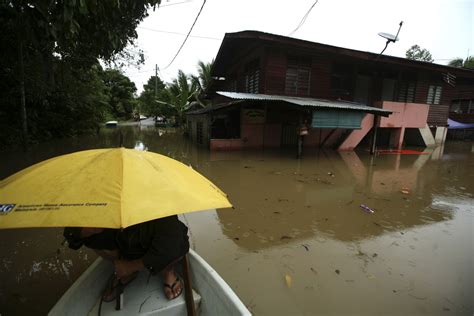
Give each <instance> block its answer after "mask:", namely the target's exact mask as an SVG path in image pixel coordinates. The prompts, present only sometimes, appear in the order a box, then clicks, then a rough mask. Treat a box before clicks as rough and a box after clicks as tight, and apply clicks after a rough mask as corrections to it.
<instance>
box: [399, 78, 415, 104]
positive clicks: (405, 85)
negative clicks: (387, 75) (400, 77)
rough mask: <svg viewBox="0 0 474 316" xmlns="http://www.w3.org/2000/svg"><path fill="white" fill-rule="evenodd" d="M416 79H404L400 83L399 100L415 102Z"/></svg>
mask: <svg viewBox="0 0 474 316" xmlns="http://www.w3.org/2000/svg"><path fill="white" fill-rule="evenodd" d="M415 87H416V83H415V81H402V82H400V84H399V85H398V99H397V101H398V102H404V103H413V101H414V100H415Z"/></svg>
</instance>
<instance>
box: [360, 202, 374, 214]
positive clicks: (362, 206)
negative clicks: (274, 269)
mask: <svg viewBox="0 0 474 316" xmlns="http://www.w3.org/2000/svg"><path fill="white" fill-rule="evenodd" d="M360 207H361V208H362V209H363V210H364V211H365V212H367V213H370V214H373V213H375V211H374V210H373V209H371V208H370V207H368V206H367V205H365V204H361V205H360Z"/></svg>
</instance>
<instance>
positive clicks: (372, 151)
mask: <svg viewBox="0 0 474 316" xmlns="http://www.w3.org/2000/svg"><path fill="white" fill-rule="evenodd" d="M378 117H379V116H378V115H377V114H374V127H373V129H374V132H373V133H372V144H371V146H370V154H371V155H374V154H375V149H376V146H377V125H378Z"/></svg>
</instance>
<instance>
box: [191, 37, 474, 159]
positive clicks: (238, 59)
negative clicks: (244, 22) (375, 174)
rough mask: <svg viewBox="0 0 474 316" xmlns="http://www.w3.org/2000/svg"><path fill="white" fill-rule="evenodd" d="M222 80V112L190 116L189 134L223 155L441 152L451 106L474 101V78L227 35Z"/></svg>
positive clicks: (217, 94)
mask: <svg viewBox="0 0 474 316" xmlns="http://www.w3.org/2000/svg"><path fill="white" fill-rule="evenodd" d="M212 76H213V77H214V78H215V80H214V83H213V86H212V91H208V95H209V97H210V99H211V100H212V106H210V107H208V108H203V109H199V110H195V111H191V112H189V113H187V124H188V126H187V128H188V133H189V135H190V137H191V139H192V140H193V141H195V142H196V143H198V144H201V145H203V146H206V147H209V148H211V149H220V150H226V149H227V150H228V149H243V148H256V147H282V146H296V145H297V144H298V142H301V141H302V145H303V146H310V147H320V148H321V147H331V148H336V149H339V150H352V149H354V148H356V147H357V146H369V145H370V144H371V143H372V144H377V145H378V146H383V147H386V148H387V147H389V148H398V149H400V148H401V147H402V146H403V145H404V144H413V145H426V146H434V145H435V144H436V143H442V142H444V140H445V138H446V132H447V125H448V123H447V122H448V115H449V112H450V105H453V106H455V105H456V104H458V103H459V102H458V101H456V100H459V98H461V97H462V98H468V99H469V98H470V99H472V100H474V71H471V70H466V69H459V68H453V67H448V66H443V65H437V64H433V63H427V62H420V61H413V60H408V59H404V58H398V57H391V56H384V55H378V54H374V53H369V52H362V51H357V50H352V49H346V48H341V47H335V46H329V45H324V44H319V43H314V42H308V41H304V40H300V39H295V38H290V37H284V36H279V35H273V34H268V33H262V32H257V31H243V32H237V33H227V34H226V35H225V37H224V40H223V42H222V44H221V47H220V49H219V52H218V54H217V57H216V59H215V62H214V65H213V68H212ZM456 102H458V103H456ZM473 104H474V103H473ZM473 112H474V108H473ZM300 144H301V143H300Z"/></svg>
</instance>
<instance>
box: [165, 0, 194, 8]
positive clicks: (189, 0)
mask: <svg viewBox="0 0 474 316" xmlns="http://www.w3.org/2000/svg"><path fill="white" fill-rule="evenodd" d="M191 1H192V0H186V1H181V2H176V3H170V4H164V5H160V6H158V8H164V7H171V6H173V5H177V4H183V3H188V2H191Z"/></svg>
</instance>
